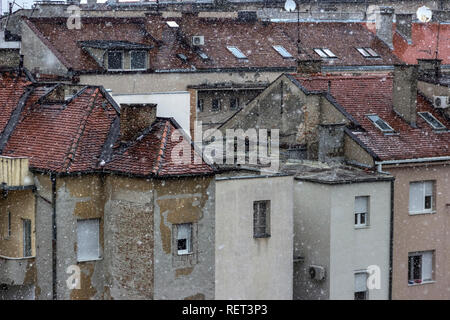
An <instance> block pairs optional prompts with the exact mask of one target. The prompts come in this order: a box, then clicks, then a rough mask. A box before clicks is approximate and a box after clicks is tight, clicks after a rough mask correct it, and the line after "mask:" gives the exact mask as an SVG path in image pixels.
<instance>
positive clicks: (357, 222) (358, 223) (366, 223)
mask: <svg viewBox="0 0 450 320" xmlns="http://www.w3.org/2000/svg"><path fill="white" fill-rule="evenodd" d="M357 198H364V199H366V208H365V211H364V212H363V211H361V212H358V210H357V209H356V202H357V200H356V199H357ZM362 216H364V223H361V217H362ZM354 217H355V221H354V223H355V224H354V227H355V229H363V228H368V227H369V226H370V223H369V222H370V196H356V197H355V208H354Z"/></svg>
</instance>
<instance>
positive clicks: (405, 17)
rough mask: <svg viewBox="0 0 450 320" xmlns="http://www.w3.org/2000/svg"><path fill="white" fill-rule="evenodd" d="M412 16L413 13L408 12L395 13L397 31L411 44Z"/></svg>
mask: <svg viewBox="0 0 450 320" xmlns="http://www.w3.org/2000/svg"><path fill="white" fill-rule="evenodd" d="M412 18H413V15H412V14H410V13H408V14H396V15H395V20H396V28H397V32H398V33H400V34H401V35H402V36H403V38H405V39H406V41H408V43H409V44H412V30H411V28H412Z"/></svg>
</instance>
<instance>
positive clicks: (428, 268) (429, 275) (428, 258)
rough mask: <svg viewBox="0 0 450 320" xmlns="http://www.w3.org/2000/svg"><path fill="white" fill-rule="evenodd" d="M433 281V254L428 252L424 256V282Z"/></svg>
mask: <svg viewBox="0 0 450 320" xmlns="http://www.w3.org/2000/svg"><path fill="white" fill-rule="evenodd" d="M432 279H433V252H432V251H428V252H424V253H423V254H422V280H424V281H427V280H428V281H429V280H432Z"/></svg>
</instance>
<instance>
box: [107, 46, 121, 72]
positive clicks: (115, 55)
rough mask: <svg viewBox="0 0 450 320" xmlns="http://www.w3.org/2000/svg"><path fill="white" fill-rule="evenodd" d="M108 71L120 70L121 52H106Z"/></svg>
mask: <svg viewBox="0 0 450 320" xmlns="http://www.w3.org/2000/svg"><path fill="white" fill-rule="evenodd" d="M108 69H111V70H117V69H122V52H118V51H114V52H108Z"/></svg>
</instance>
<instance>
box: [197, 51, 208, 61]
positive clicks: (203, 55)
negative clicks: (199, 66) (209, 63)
mask: <svg viewBox="0 0 450 320" xmlns="http://www.w3.org/2000/svg"><path fill="white" fill-rule="evenodd" d="M197 54H198V56H199V57H200V58H202V60H208V59H209V57H208V55H207V54H206V53H204V52H203V51H199V52H197Z"/></svg>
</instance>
